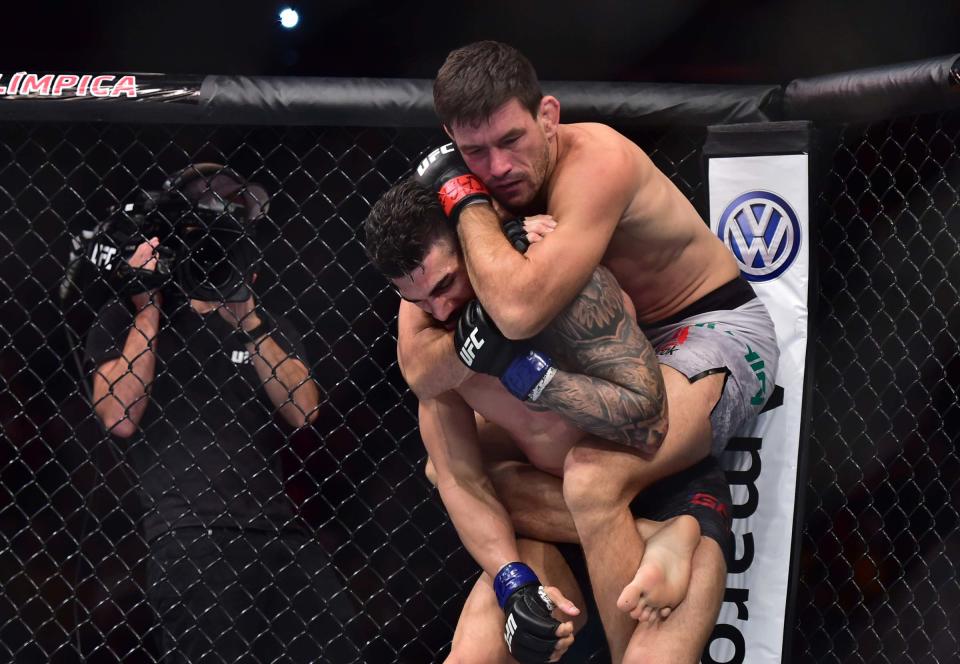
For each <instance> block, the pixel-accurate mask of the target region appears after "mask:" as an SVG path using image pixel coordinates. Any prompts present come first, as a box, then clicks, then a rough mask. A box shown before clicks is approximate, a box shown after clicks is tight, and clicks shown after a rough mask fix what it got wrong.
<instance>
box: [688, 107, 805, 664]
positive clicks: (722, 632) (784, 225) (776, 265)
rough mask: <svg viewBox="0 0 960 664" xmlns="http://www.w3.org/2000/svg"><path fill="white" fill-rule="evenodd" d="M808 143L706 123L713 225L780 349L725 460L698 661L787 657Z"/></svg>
mask: <svg viewBox="0 0 960 664" xmlns="http://www.w3.org/2000/svg"><path fill="white" fill-rule="evenodd" d="M809 144H810V132H809V127H808V125H807V124H806V123H765V124H761V125H733V126H722V127H711V128H710V134H709V136H708V139H707V143H706V145H705V146H704V157H705V159H706V160H707V173H708V187H709V189H708V190H709V201H710V210H709V217H710V228H711V229H712V230H713V232H714V233H715V234H716V235H717V236H718V237H719V238H720V239H721V240H722V241H723V242H724V244H726V246H727V247H728V248H729V249H730V251H731V252H732V253H733V255H734V257H735V258H736V259H737V262H738V264H739V266H740V273H741V274H742V275H743V277H744V278H745V279H747V280H748V281H749V282H750V283H751V284H752V285H753V288H754V290H755V291H756V292H757V295H758V296H759V297H760V299H761V300H762V301H763V303H764V304H765V305H766V306H767V308H768V309H769V311H770V315H771V316H772V317H773V321H774V324H775V325H776V331H777V339H778V343H779V347H780V362H779V367H778V369H777V372H776V376H775V377H770V379H771V380H774V381H775V383H776V388H775V389H774V390H773V394H772V396H771V397H770V401H769V402H768V403H767V405H766V406H765V409H764V412H763V413H762V414H761V415H760V417H759V419H758V420H757V421H756V422H755V423H754V424H753V425H752V426H750V427H749V428H748V430H746V431H742V432H740V433H739V435H738V436H736V437H734V438H733V439H731V441H730V444H729V446H728V448H727V452H726V453H725V454H724V458H723V459H722V461H723V464H724V467H725V468H726V469H727V477H728V479H729V481H730V490H731V493H732V494H733V502H734V507H733V518H734V520H733V530H734V537H735V541H736V560H735V562H734V563H733V564H732V565H731V567H730V569H729V570H728V574H727V590H726V593H725V595H724V603H723V606H722V607H721V610H720V617H719V619H718V621H717V626H716V628H715V629H714V632H713V634H712V636H711V640H710V642H709V645H708V648H707V650H706V652H705V654H704V658H703V662H704V663H705V664H713V663H714V662H716V663H732V664H740V663H742V662H746V663H749V664H779V663H780V662H782V661H785V659H786V654H787V652H788V649H787V648H785V647H784V646H785V641H784V640H785V636H789V634H787V633H786V630H789V629H792V626H790V625H789V624H788V623H787V620H788V616H789V615H791V613H790V611H791V607H792V599H791V596H792V585H791V579H792V578H795V574H794V573H793V570H794V568H795V556H796V554H797V551H796V549H797V547H798V546H799V531H798V528H797V527H796V523H797V521H798V516H799V512H798V509H797V508H798V505H797V489H798V474H799V473H798V468H799V467H800V465H801V464H800V460H801V456H800V454H801V452H802V448H803V441H804V440H805V435H806V426H805V424H804V423H805V422H806V421H807V418H806V417H805V410H804V395H805V394H806V390H805V375H806V367H807V362H808V358H807V336H808V324H809V318H808V297H809V295H810V293H809V286H810V275H811V270H810V246H811V242H810V195H809V179H810V174H809V171H810V164H809V157H810V155H809V152H810V151H809ZM727 155H730V156H727ZM758 361H760V360H759V358H758ZM800 486H801V487H802V482H800Z"/></svg>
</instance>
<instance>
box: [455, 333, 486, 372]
mask: <svg viewBox="0 0 960 664" xmlns="http://www.w3.org/2000/svg"><path fill="white" fill-rule="evenodd" d="M479 331H480V330H479V328H476V327H475V328H473V332H471V333H470V336H468V337H467V339H466V341H465V342H464V343H463V346H462V347H461V348H460V359H461V360H463V363H464V364H466V365H467V366H468V367H469V366H472V365H473V361H474V360H475V359H477V349H478V348H482V347H483V343H484V342H483V339H480V338H478V337H477V332H479Z"/></svg>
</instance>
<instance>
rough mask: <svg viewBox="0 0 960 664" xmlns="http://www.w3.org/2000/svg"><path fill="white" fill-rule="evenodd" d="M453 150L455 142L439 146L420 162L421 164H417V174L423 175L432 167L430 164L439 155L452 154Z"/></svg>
mask: <svg viewBox="0 0 960 664" xmlns="http://www.w3.org/2000/svg"><path fill="white" fill-rule="evenodd" d="M451 152H453V143H447V144H446V145H441V146H440V147H438V148H437V149H436V150H434V151H433V152H431V153H430V154H428V155H427V156H426V157H424V159H423V161H421V162H420V165H419V166H417V175H423V173H424V171H426V170H427V169H428V168H429V167H430V164H432V163H433V162H435V161H436V160H437V157H439V156H440V155H442V154H450V153H451Z"/></svg>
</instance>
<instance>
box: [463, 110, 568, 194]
mask: <svg viewBox="0 0 960 664" xmlns="http://www.w3.org/2000/svg"><path fill="white" fill-rule="evenodd" d="M544 99H545V100H548V99H549V100H552V99H553V98H552V97H550V98H547V97H544ZM554 101H555V100H554ZM550 103H552V102H548V105H549V104H550ZM544 109H545V106H544V104H543V102H541V109H540V112H539V113H538V114H537V117H536V118H534V117H533V116H532V115H530V112H529V111H528V110H527V109H525V108H524V107H523V106H521V105H520V102H519V101H517V100H516V99H511V100H510V101H508V102H507V103H506V104H504V105H503V106H501V107H500V108H498V109H497V110H496V111H494V112H493V113H492V114H491V115H490V117H489V118H488V119H487V120H486V121H484V122H481V123H480V124H479V125H477V126H472V125H470V124H469V123H459V122H455V123H454V124H453V126H452V127H448V133H449V134H450V138H452V139H453V142H454V143H456V144H457V148H458V149H459V150H460V153H461V154H462V155H463V160H464V161H465V162H466V164H467V167H468V168H469V169H470V170H471V171H473V173H474V175H476V176H477V177H479V178H480V179H481V180H483V182H484V184H486V185H487V188H489V189H490V193H492V194H493V196H494V197H495V198H496V199H497V200H498V201H500V203H502V204H503V205H504V206H506V207H508V208H511V209H514V210H519V209H521V208H523V207H525V206H527V205H529V204H530V203H531V202H532V201H533V199H534V198H535V197H536V196H537V194H538V193H539V192H540V188H541V187H542V186H543V182H544V180H545V179H546V174H547V166H548V164H549V159H550V143H549V139H550V138H552V137H553V135H554V128H555V122H554V118H552V115H551V109H552V107H551V108H548V109H547V110H546V113H545V112H544Z"/></svg>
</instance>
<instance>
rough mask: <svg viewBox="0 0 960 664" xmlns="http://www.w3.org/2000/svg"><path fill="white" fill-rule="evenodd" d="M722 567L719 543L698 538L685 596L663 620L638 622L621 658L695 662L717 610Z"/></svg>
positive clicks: (637, 663)
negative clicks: (698, 541)
mask: <svg viewBox="0 0 960 664" xmlns="http://www.w3.org/2000/svg"><path fill="white" fill-rule="evenodd" d="M726 571H727V568H726V564H725V563H724V561H723V553H722V552H721V551H720V547H719V545H717V543H716V542H715V541H714V540H712V539H709V538H707V537H702V538H700V543H699V545H698V546H697V548H696V551H695V552H694V556H693V571H692V574H691V579H690V590H689V592H688V593H687V596H686V598H684V600H683V602H681V603H680V605H679V606H678V607H677V608H676V609H674V611H673V612H672V613H671V614H670V617H669V618H667V619H666V620H661V621H657V622H641V623H639V624H638V625H637V627H636V629H635V630H634V633H633V635H632V636H631V638H630V642H629V644H628V645H627V650H626V653H625V654H624V657H623V661H624V662H625V663H628V664H646V663H647V662H651V663H652V662H657V663H658V664H697V662H699V661H700V655H701V654H702V653H703V649H704V648H705V647H706V645H707V640H708V639H709V638H710V634H711V632H712V631H713V627H714V625H715V624H716V622H717V616H718V615H719V614H720V605H721V604H722V603H723V592H724V588H725V587H726V583H725V579H726Z"/></svg>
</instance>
